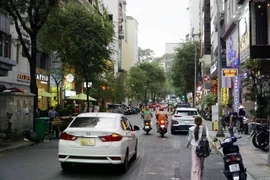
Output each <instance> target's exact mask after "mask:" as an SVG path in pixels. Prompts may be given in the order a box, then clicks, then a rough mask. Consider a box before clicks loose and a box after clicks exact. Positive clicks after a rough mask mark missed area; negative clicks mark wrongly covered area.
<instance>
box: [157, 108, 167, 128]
mask: <svg viewBox="0 0 270 180" xmlns="http://www.w3.org/2000/svg"><path fill="white" fill-rule="evenodd" d="M156 119H157V122H156V127H157V132H158V129H159V124H160V121H166V124H165V125H166V127H167V125H168V123H169V121H168V114H167V112H165V111H164V107H163V106H161V107H160V108H159V111H157V112H156Z"/></svg>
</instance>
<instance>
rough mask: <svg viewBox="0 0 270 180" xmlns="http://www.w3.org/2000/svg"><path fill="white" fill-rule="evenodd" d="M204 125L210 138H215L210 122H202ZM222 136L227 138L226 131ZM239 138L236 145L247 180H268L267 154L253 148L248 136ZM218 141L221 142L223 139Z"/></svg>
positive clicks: (215, 132) (269, 174)
mask: <svg viewBox="0 0 270 180" xmlns="http://www.w3.org/2000/svg"><path fill="white" fill-rule="evenodd" d="M204 124H205V125H207V127H208V129H209V134H210V136H211V137H212V138H214V137H216V134H217V131H212V122H211V121H205V120H204ZM224 134H225V136H226V137H229V133H228V131H225V132H224ZM241 136H242V138H241V139H239V140H238V141H237V142H236V143H237V145H239V148H240V152H241V155H242V158H243V162H244V165H245V167H246V168H247V174H248V178H247V179H248V180H269V179H270V165H268V152H263V151H262V150H260V149H257V148H255V147H254V146H253V144H252V142H251V139H249V137H250V135H243V134H241ZM219 139H220V140H222V139H223V137H221V138H219ZM221 150H222V149H221ZM221 153H222V152H221Z"/></svg>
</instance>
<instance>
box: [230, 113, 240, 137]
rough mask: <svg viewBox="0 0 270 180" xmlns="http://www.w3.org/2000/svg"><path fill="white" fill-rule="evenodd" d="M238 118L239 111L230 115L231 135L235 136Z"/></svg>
mask: <svg viewBox="0 0 270 180" xmlns="http://www.w3.org/2000/svg"><path fill="white" fill-rule="evenodd" d="M237 120H238V113H237V112H234V113H233V114H232V115H231V116H230V121H229V128H228V130H229V133H230V137H234V128H235V126H236V122H237Z"/></svg>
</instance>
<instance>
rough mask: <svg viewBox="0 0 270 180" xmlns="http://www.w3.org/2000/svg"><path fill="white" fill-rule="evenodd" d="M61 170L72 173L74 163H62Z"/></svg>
mask: <svg viewBox="0 0 270 180" xmlns="http://www.w3.org/2000/svg"><path fill="white" fill-rule="evenodd" d="M61 168H62V169H63V171H70V170H71V169H72V163H64V162H61Z"/></svg>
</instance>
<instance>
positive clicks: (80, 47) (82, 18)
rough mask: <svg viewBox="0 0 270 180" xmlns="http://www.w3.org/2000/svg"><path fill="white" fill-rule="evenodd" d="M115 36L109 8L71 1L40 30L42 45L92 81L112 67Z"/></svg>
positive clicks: (83, 77) (77, 72)
mask: <svg viewBox="0 0 270 180" xmlns="http://www.w3.org/2000/svg"><path fill="white" fill-rule="evenodd" d="M113 36H114V29H113V23H112V22H111V21H110V20H109V16H108V14H107V12H106V10H105V9H102V11H101V10H100V9H98V8H94V7H91V6H89V7H85V6H82V5H80V4H77V3H72V2H69V3H67V4H66V5H65V7H64V8H61V9H60V10H58V11H54V12H53V13H51V14H50V16H49V17H48V20H47V22H46V24H45V26H44V27H43V28H42V30H41V32H40V34H39V42H40V44H39V45H40V47H41V49H43V50H44V51H46V52H48V53H52V52H56V53H57V54H58V55H59V56H60V57H61V61H62V62H63V63H66V64H69V65H71V66H72V67H73V68H74V70H75V73H76V75H77V76H78V77H80V78H82V79H83V80H84V81H85V82H86V84H88V82H92V81H93V80H94V79H96V78H97V77H98V75H99V74H102V73H103V72H104V71H107V70H108V69H111V63H110V62H109V61H108V60H109V59H110V55H111V53H112V47H111V46H110V44H111V43H112V42H113ZM86 89H87V95H89V90H90V89H89V87H87V88H86ZM87 97H88V96H87ZM87 102H88V106H89V101H88V99H87ZM87 109H89V108H87Z"/></svg>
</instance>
